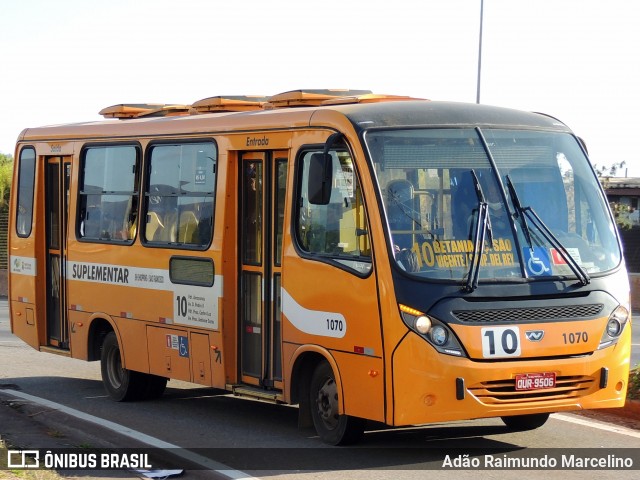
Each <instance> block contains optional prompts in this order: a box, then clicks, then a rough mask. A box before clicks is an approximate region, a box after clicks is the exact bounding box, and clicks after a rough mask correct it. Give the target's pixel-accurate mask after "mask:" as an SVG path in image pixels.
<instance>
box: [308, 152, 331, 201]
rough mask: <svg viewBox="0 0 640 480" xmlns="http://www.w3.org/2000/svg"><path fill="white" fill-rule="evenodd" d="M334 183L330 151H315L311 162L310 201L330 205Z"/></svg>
mask: <svg viewBox="0 0 640 480" xmlns="http://www.w3.org/2000/svg"><path fill="white" fill-rule="evenodd" d="M332 184H333V159H332V158H331V155H329V154H328V153H327V154H325V153H313V154H312V155H311V159H310V162H309V190H308V192H307V194H308V198H309V203H310V204H312V205H328V204H329V200H330V199H331V185H332Z"/></svg>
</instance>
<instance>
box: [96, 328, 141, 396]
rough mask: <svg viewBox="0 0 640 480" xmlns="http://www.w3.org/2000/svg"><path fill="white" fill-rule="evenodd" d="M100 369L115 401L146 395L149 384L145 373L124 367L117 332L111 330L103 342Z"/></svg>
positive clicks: (107, 388)
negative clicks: (145, 378)
mask: <svg viewBox="0 0 640 480" xmlns="http://www.w3.org/2000/svg"><path fill="white" fill-rule="evenodd" d="M100 370H101V372H102V383H103V384H104V388H105V389H106V390H107V393H108V394H109V396H111V398H113V399H114V400H115V401H117V402H127V401H133V400H139V399H140V398H142V397H143V396H144V394H145V391H146V387H147V385H146V382H145V381H144V380H143V377H142V375H143V374H141V373H138V372H134V371H131V370H127V369H126V368H123V367H122V359H121V357H120V345H118V338H117V337H116V334H115V332H109V333H108V334H107V335H106V336H105V337H104V341H103V342H102V353H101V355H100Z"/></svg>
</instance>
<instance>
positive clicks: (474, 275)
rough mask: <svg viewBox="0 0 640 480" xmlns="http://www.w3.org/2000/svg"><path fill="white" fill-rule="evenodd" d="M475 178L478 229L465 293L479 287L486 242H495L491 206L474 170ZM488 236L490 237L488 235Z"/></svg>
mask: <svg viewBox="0 0 640 480" xmlns="http://www.w3.org/2000/svg"><path fill="white" fill-rule="evenodd" d="M471 177H472V178H473V186H474V188H475V190H476V196H477V197H478V214H477V219H476V228H475V231H474V234H473V254H472V256H471V265H470V266H469V275H468V277H467V283H466V284H465V286H464V291H465V292H469V293H471V292H473V291H474V290H475V289H476V288H477V287H478V276H479V275H480V260H481V259H482V252H484V244H485V240H486V239H487V236H488V239H489V242H490V243H492V242H493V230H492V229H491V218H489V204H488V203H487V200H486V198H485V196H484V193H482V187H481V186H480V181H479V180H478V176H477V175H476V172H475V171H474V170H471ZM487 234H488V235H487Z"/></svg>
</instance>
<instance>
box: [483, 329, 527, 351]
mask: <svg viewBox="0 0 640 480" xmlns="http://www.w3.org/2000/svg"><path fill="white" fill-rule="evenodd" d="M481 334H482V356H483V357H484V358H504V357H519V356H520V355H521V354H522V351H521V350H520V329H519V328H517V327H490V328H483V329H482V333H481Z"/></svg>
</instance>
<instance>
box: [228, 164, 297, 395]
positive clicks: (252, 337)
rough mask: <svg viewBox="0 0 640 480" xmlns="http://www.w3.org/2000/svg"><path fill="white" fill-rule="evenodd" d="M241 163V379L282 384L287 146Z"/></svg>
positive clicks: (274, 385) (263, 384) (265, 385)
mask: <svg viewBox="0 0 640 480" xmlns="http://www.w3.org/2000/svg"><path fill="white" fill-rule="evenodd" d="M240 168H241V171H240V176H239V179H240V184H241V189H240V190H241V206H240V208H241V210H240V213H241V215H240V222H239V224H240V235H239V242H240V245H239V252H240V285H239V308H238V312H239V315H240V318H239V322H238V323H239V325H240V350H241V352H240V355H239V356H238V357H239V361H240V374H241V380H242V382H243V383H246V384H249V385H255V386H260V387H263V388H274V389H279V388H281V387H282V355H281V338H282V337H281V294H280V285H281V274H282V267H281V265H282V261H281V259H282V235H283V221H284V205H285V202H284V199H285V193H286V178H287V152H250V153H245V154H244V155H242V157H241V161H240Z"/></svg>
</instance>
